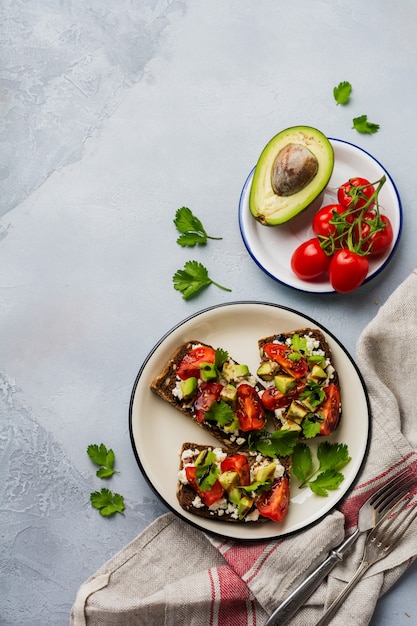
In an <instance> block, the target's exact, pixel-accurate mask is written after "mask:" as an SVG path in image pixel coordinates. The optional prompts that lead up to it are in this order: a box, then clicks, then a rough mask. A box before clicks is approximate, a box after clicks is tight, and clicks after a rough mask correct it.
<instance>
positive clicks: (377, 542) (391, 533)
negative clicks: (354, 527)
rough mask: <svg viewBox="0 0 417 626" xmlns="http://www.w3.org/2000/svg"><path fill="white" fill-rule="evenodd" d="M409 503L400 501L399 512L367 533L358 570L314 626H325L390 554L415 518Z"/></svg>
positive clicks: (416, 507)
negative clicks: (364, 577) (358, 586)
mask: <svg viewBox="0 0 417 626" xmlns="http://www.w3.org/2000/svg"><path fill="white" fill-rule="evenodd" d="M409 503H410V498H409V497H407V496H405V497H404V498H403V499H402V502H401V507H400V508H399V510H397V511H393V510H392V509H391V510H389V511H387V513H386V514H385V515H384V517H383V518H382V519H380V520H379V522H378V523H377V524H376V526H375V528H373V529H372V530H370V531H369V533H368V536H367V538H366V542H365V547H364V551H363V556H362V560H361V563H360V565H359V567H358V569H357V570H356V572H355V574H354V575H353V577H352V578H351V579H350V581H349V582H348V584H347V585H346V587H345V588H344V589H343V591H342V592H341V593H340V594H339V596H338V597H337V598H336V600H334V602H333V603H332V604H331V605H330V606H329V608H328V609H327V611H326V612H325V613H324V615H323V617H322V618H321V619H320V621H318V622H317V624H316V626H326V624H328V623H329V622H330V620H331V619H332V617H333V616H334V615H335V614H336V613H337V611H338V610H339V607H340V605H341V604H342V603H343V601H344V600H345V598H346V597H347V596H348V595H349V593H350V592H351V591H352V589H353V587H354V586H355V585H356V584H357V582H358V581H359V580H360V579H361V578H362V576H363V575H364V573H365V572H366V571H367V570H368V569H369V568H370V567H371V565H373V564H374V563H377V562H378V561H380V560H381V559H384V558H385V557H386V556H388V554H389V553H390V552H392V550H393V549H394V548H395V546H396V545H397V544H398V542H399V540H400V539H401V538H402V537H403V536H404V534H405V532H406V530H407V529H408V527H409V526H410V524H411V523H412V521H413V520H414V519H415V518H416V517H417V503H414V505H410V504H409Z"/></svg>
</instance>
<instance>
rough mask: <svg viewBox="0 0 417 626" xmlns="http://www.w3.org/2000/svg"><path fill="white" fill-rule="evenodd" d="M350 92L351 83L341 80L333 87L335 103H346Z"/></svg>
mask: <svg viewBox="0 0 417 626" xmlns="http://www.w3.org/2000/svg"><path fill="white" fill-rule="evenodd" d="M351 93H352V85H351V84H350V83H349V82H348V81H346V80H345V81H343V82H341V83H339V84H338V85H337V87H335V88H334V89H333V96H334V99H335V100H336V104H347V103H348V102H349V99H350V94H351Z"/></svg>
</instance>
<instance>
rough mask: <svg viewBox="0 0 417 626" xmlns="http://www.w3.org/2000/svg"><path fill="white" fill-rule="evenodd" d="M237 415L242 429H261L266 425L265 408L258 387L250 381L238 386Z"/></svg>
mask: <svg viewBox="0 0 417 626" xmlns="http://www.w3.org/2000/svg"><path fill="white" fill-rule="evenodd" d="M236 416H237V418H238V420H239V425H240V429H241V430H243V431H244V432H247V431H249V430H261V429H262V428H263V427H264V426H265V410H264V407H263V405H262V402H261V399H260V397H259V395H258V392H257V391H256V389H254V388H253V387H252V385H249V384H248V383H242V384H241V385H239V387H238V388H237V403H236Z"/></svg>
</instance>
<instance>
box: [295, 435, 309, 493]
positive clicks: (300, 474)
mask: <svg viewBox="0 0 417 626" xmlns="http://www.w3.org/2000/svg"><path fill="white" fill-rule="evenodd" d="M291 469H292V472H293V474H294V475H295V476H296V477H297V478H298V480H299V481H300V483H304V482H305V481H306V480H307V478H308V476H309V474H310V473H311V471H312V469H313V457H312V455H311V450H310V448H309V447H308V445H307V444H305V443H301V442H300V443H297V445H296V446H295V448H294V451H293V453H292V467H291Z"/></svg>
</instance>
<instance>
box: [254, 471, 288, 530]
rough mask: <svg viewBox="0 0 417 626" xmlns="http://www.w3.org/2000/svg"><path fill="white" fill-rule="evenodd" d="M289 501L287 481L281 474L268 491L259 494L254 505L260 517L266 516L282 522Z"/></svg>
mask: <svg viewBox="0 0 417 626" xmlns="http://www.w3.org/2000/svg"><path fill="white" fill-rule="evenodd" d="M289 503H290V485H289V481H288V478H287V477H286V476H282V478H280V479H279V481H278V482H276V483H275V484H274V485H273V486H272V488H271V489H269V491H266V492H265V493H263V494H262V495H261V497H260V499H259V500H258V502H257V503H256V507H257V509H258V511H259V513H260V515H262V517H267V518H268V519H271V520H273V521H274V522H282V520H283V519H284V518H285V516H286V514H287V511H288V505H289Z"/></svg>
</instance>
